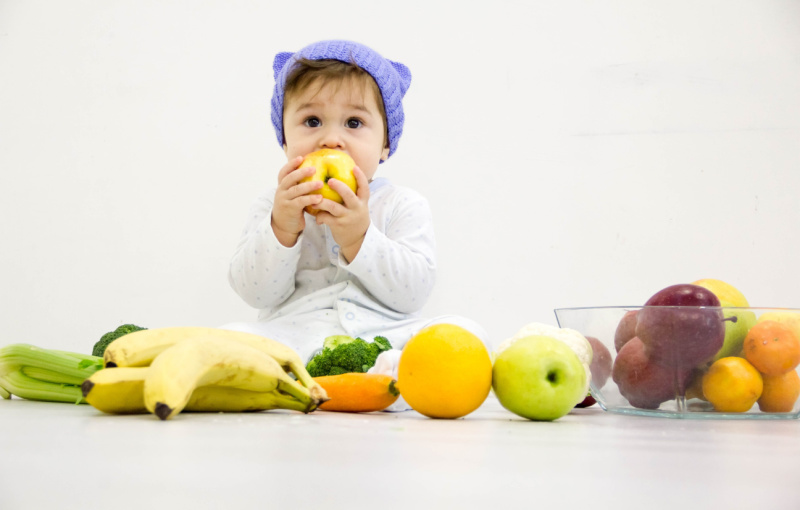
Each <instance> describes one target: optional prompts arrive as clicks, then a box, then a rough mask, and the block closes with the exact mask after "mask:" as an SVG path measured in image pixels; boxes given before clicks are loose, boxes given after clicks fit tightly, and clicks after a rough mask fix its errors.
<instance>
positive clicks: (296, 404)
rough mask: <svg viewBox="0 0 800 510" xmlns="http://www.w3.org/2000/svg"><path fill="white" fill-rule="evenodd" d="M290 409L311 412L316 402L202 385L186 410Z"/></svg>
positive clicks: (288, 396)
mask: <svg viewBox="0 0 800 510" xmlns="http://www.w3.org/2000/svg"><path fill="white" fill-rule="evenodd" d="M270 409H290V410H293V411H300V412H302V413H309V412H311V411H313V410H314V409H316V404H314V402H308V403H304V402H301V401H299V400H297V399H296V398H294V397H292V396H291V395H286V394H284V393H281V392H280V391H278V390H275V391H268V392H262V391H249V390H240V389H239V388H230V387H227V386H201V387H199V388H197V389H196V390H194V392H193V393H192V397H191V398H190V399H189V403H188V404H186V408H185V409H184V410H185V411H198V412H207V411H216V412H230V413H233V412H242V411H268V410H270Z"/></svg>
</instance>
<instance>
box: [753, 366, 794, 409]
mask: <svg viewBox="0 0 800 510" xmlns="http://www.w3.org/2000/svg"><path fill="white" fill-rule="evenodd" d="M797 397H800V376H798V375H797V372H795V371H794V370H789V371H788V372H786V373H785V374H781V375H765V376H764V391H763V392H762V393H761V398H759V399H758V408H759V409H761V410H762V411H764V412H765V413H789V412H791V411H793V410H794V403H795V402H797Z"/></svg>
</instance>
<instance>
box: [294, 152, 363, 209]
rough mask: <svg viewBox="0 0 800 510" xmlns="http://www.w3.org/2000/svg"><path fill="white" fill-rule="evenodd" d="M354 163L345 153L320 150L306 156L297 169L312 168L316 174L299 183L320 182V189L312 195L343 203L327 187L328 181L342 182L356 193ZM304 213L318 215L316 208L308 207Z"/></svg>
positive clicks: (338, 196)
mask: <svg viewBox="0 0 800 510" xmlns="http://www.w3.org/2000/svg"><path fill="white" fill-rule="evenodd" d="M355 166H356V162H355V161H353V158H351V157H350V155H349V154H347V153H346V152H343V151H340V150H336V149H320V150H318V151H315V152H312V153H310V154H308V155H307V156H306V157H305V159H303V162H302V163H300V166H299V167H298V168H308V167H314V168H315V169H316V172H315V173H314V175H312V176H311V177H307V178H305V179H303V180H302V181H300V182H308V181H320V182H322V184H323V185H322V188H320V189H318V190H315V191H312V192H311V193H312V194H316V195H322V196H323V198H327V199H328V200H333V201H334V202H338V203H340V204H341V203H344V200H343V199H342V197H341V196H340V195H339V194H338V193H337V192H335V191H334V190H333V189H331V187H330V186H328V180H329V179H336V180H337V181H341V182H343V183H344V184H345V185H347V187H348V188H350V189H351V190H353V192H355V191H356V189H357V188H358V186H357V184H356V176H355V175H354V174H353V169H354V168H355ZM305 211H306V212H307V213H309V214H312V215H314V216H316V215H317V213H319V211H320V210H319V209H318V208H316V207H312V206H310V205H309V206H308V207H306V208H305Z"/></svg>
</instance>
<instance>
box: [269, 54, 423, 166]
mask: <svg viewBox="0 0 800 510" xmlns="http://www.w3.org/2000/svg"><path fill="white" fill-rule="evenodd" d="M300 58H305V59H309V60H339V61H342V62H346V63H348V64H352V63H355V64H356V65H357V66H359V67H360V68H361V69H363V70H364V71H366V72H367V73H369V74H370V76H372V78H373V79H374V80H375V83H377V84H378V88H379V89H380V91H381V97H382V98H383V107H384V113H385V114H386V129H387V131H388V135H389V156H391V155H392V154H393V153H394V151H395V150H396V149H397V143H398V141H399V140H400V135H401V134H402V133H403V123H404V121H405V115H404V113H403V96H404V95H405V93H406V91H407V90H408V87H409V86H410V85H411V71H409V69H408V67H406V66H404V65H403V64H401V63H399V62H392V61H391V60H389V59H386V58H384V57H382V56H381V55H379V54H378V53H377V52H376V51H375V50H373V49H372V48H369V47H367V46H364V45H363V44H359V43H356V42H352V41H339V40H333V41H319V42H316V43H313V44H310V45H309V46H306V47H305V48H303V49H301V50H300V51H298V52H297V53H286V52H281V53H278V54H277V55H275V61H274V62H273V65H272V69H273V71H274V73H275V88H274V90H273V94H272V103H271V105H272V112H271V113H272V125H273V126H274V127H275V133H276V134H277V136H278V143H280V144H281V145H283V144H284V143H285V140H284V135H283V100H284V93H285V90H284V88H285V86H286V78H287V77H288V76H289V74H290V72H291V71H292V69H293V67H294V62H296V61H297V60H299V59H300Z"/></svg>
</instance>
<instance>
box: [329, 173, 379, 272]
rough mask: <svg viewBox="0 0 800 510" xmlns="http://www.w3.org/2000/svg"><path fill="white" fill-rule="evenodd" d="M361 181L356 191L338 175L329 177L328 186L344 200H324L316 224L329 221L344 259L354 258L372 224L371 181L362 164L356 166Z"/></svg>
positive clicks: (356, 175)
mask: <svg viewBox="0 0 800 510" xmlns="http://www.w3.org/2000/svg"><path fill="white" fill-rule="evenodd" d="M353 175H355V177H356V184H357V185H358V187H357V189H356V192H355V193H353V190H351V189H350V188H349V187H347V185H346V184H345V183H343V182H342V181H339V180H337V179H329V180H328V186H330V188H331V189H332V190H333V191H335V192H336V193H338V194H339V195H340V196H341V197H342V200H344V203H343V204H339V203H337V202H334V201H333V200H328V199H327V198H326V199H324V200H322V201H321V202H320V203H319V205H317V206H316V207H317V209H319V210H320V212H319V213H318V214H317V224H319V225H328V227H329V228H330V229H331V234H332V235H333V239H334V240H335V241H336V242H337V243H338V244H339V253H341V254H342V256H344V258H345V260H347V261H348V262H352V261H353V259H354V258H355V257H356V255H358V251H359V250H360V249H361V243H362V242H363V241H364V236H365V235H366V234H367V229H368V228H369V223H370V220H369V205H368V204H369V181H368V180H367V176H366V175H364V172H362V171H361V169H360V168H358V167H355V168H354V169H353Z"/></svg>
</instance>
